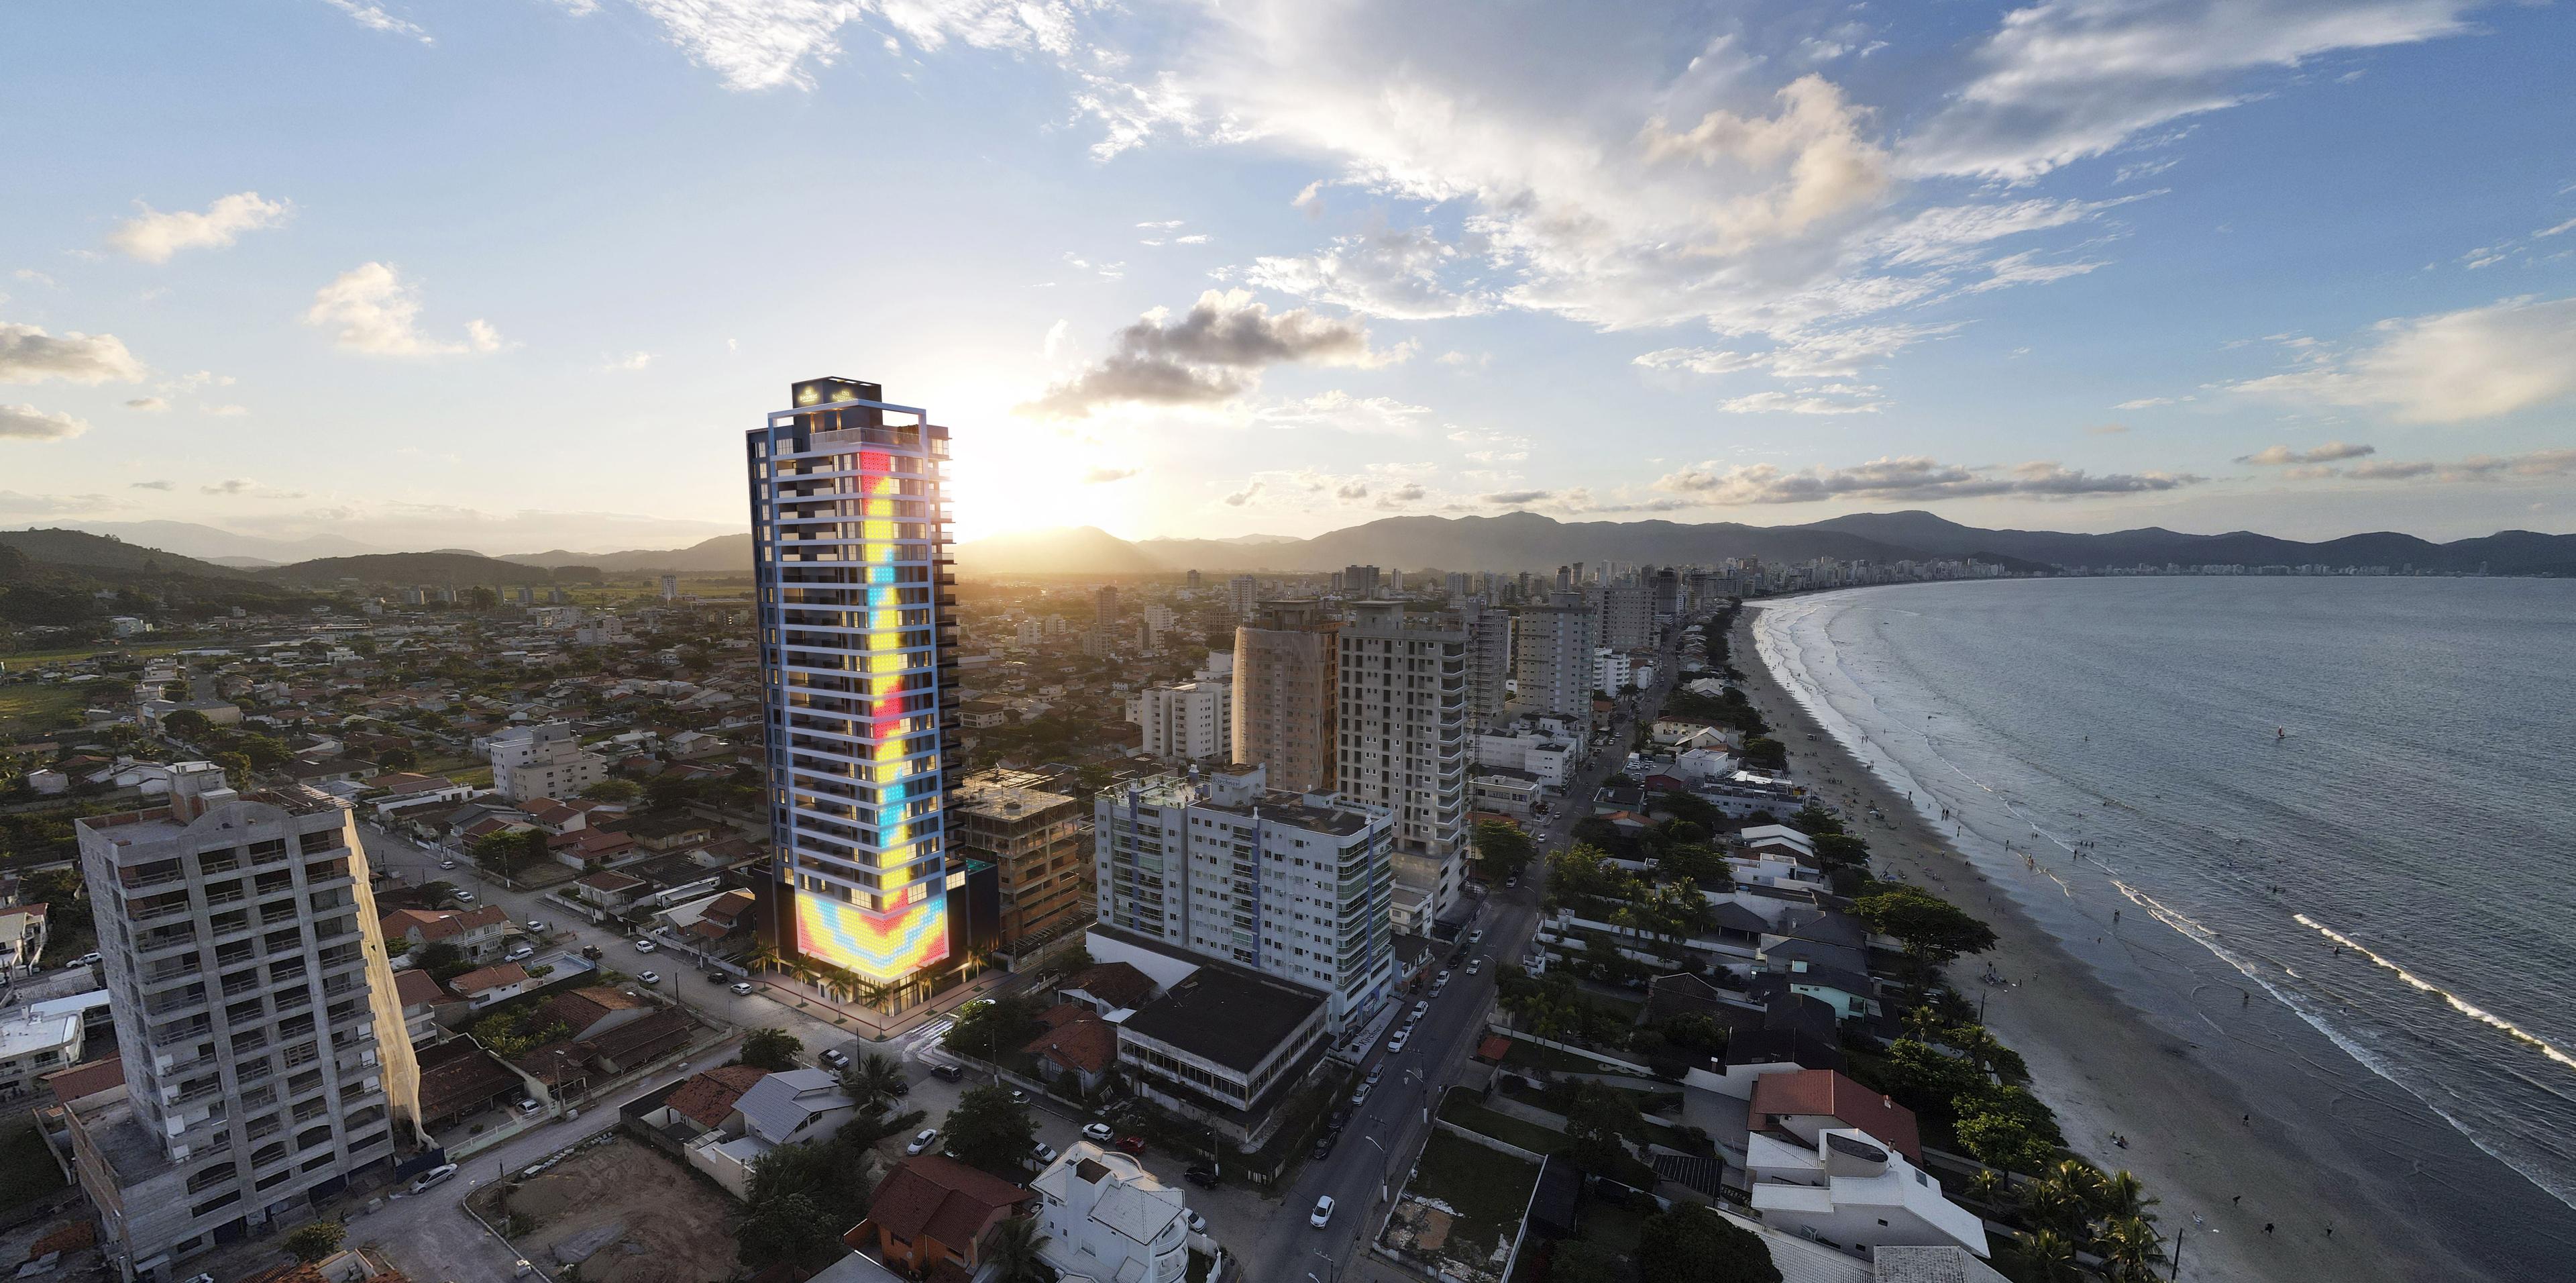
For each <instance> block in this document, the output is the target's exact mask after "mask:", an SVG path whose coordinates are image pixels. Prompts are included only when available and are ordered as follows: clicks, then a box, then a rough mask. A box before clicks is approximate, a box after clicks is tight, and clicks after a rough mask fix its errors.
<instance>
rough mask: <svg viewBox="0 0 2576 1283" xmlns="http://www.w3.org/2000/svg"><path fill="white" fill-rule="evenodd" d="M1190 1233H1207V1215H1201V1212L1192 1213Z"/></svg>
mask: <svg viewBox="0 0 2576 1283" xmlns="http://www.w3.org/2000/svg"><path fill="white" fill-rule="evenodd" d="M1190 1233H1192V1234H1205V1233H1207V1218H1206V1217H1204V1216H1201V1215H1199V1214H1198V1213H1196V1212H1192V1213H1190Z"/></svg>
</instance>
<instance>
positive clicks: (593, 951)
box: [581, 944, 600, 962]
mask: <svg viewBox="0 0 2576 1283" xmlns="http://www.w3.org/2000/svg"><path fill="white" fill-rule="evenodd" d="M581 956H583V957H585V958H588V959H590V960H591V961H593V962H597V961H599V958H600V953H599V946H598V945H595V944H586V945H583V946H582V947H581Z"/></svg>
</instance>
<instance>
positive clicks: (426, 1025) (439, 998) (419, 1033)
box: [394, 967, 457, 1047]
mask: <svg viewBox="0 0 2576 1283" xmlns="http://www.w3.org/2000/svg"><path fill="white" fill-rule="evenodd" d="M394 1000H395V1001H396V1002H398V1003H400V1004H401V1005H402V1016H403V1032H404V1033H406V1034H408V1035H410V1037H411V1045H412V1046H414V1047H422V1046H427V1045H428V1044H430V1043H433V1042H436V1041H438V1040H439V1039H440V1038H443V1037H445V1036H446V1031H445V1030H444V1029H442V1028H441V1027H440V1026H439V1023H438V1016H439V1010H440V1009H441V1008H443V1007H448V1006H452V1005H455V1003H456V1001H457V999H456V998H455V996H454V995H452V994H450V993H448V992H447V991H446V990H445V989H442V988H440V987H439V984H438V981H437V980H436V979H435V978H433V977H432V976H431V975H430V974H429V973H428V972H426V971H423V970H421V969H419V968H418V967H412V968H408V969H406V970H402V971H397V972H395V973H394Z"/></svg>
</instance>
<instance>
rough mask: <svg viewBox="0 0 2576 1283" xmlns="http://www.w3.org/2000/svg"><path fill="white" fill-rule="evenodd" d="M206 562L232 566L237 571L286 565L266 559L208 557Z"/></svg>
mask: <svg viewBox="0 0 2576 1283" xmlns="http://www.w3.org/2000/svg"><path fill="white" fill-rule="evenodd" d="M206 560H208V561H211V562H213V563H215V564H216V565H218V566H230V567H232V568H233V569H235V570H258V569H261V568H262V567H266V566H283V565H285V564H286V563H285V562H282V561H270V560H269V559H268V558H266V557H208V558H206Z"/></svg>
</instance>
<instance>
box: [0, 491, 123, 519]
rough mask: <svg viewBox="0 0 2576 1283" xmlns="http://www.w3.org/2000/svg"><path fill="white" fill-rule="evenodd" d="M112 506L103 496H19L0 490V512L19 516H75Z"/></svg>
mask: <svg viewBox="0 0 2576 1283" xmlns="http://www.w3.org/2000/svg"><path fill="white" fill-rule="evenodd" d="M113 506H114V505H113V504H112V503H111V502H110V501H109V500H108V497H107V496H106V495H103V494H72V495H49V494H20V493H18V492H17V491H15V490H0V512H6V513H15V514H18V515H21V516H41V517H53V516H66V515H76V514H79V513H85V512H97V511H98V510H100V509H102V508H108V507H113Z"/></svg>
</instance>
